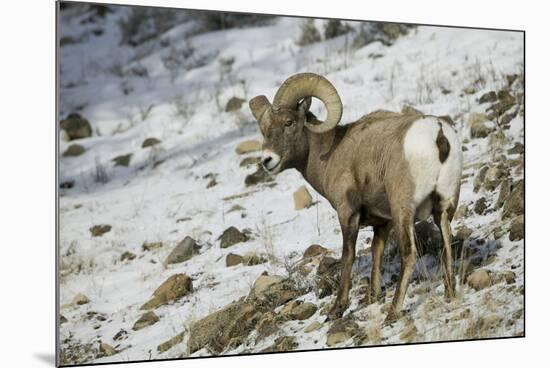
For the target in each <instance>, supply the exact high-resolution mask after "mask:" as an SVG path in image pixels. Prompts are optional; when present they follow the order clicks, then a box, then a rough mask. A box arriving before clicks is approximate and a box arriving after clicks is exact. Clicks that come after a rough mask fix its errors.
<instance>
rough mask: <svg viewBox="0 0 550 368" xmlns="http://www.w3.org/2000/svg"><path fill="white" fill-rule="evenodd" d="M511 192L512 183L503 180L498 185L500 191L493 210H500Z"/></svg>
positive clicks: (508, 180)
mask: <svg viewBox="0 0 550 368" xmlns="http://www.w3.org/2000/svg"><path fill="white" fill-rule="evenodd" d="M511 191H512V182H511V181H510V179H505V180H503V181H502V182H501V183H500V189H499V192H498V197H497V201H496V202H495V208H501V207H502V206H503V205H504V201H505V200H506V198H508V196H509V195H510V192H511Z"/></svg>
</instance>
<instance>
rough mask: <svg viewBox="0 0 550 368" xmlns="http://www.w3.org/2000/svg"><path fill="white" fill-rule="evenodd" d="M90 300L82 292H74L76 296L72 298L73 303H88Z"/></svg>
mask: <svg viewBox="0 0 550 368" xmlns="http://www.w3.org/2000/svg"><path fill="white" fill-rule="evenodd" d="M89 302H90V299H88V297H87V296H86V295H84V294H82V293H79V294H76V296H75V297H74V298H73V301H72V304H73V305H84V304H88V303H89Z"/></svg>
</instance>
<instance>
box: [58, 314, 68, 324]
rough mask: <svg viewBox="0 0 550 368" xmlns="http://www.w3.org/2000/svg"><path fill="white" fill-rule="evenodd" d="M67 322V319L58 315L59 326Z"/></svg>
mask: <svg viewBox="0 0 550 368" xmlns="http://www.w3.org/2000/svg"><path fill="white" fill-rule="evenodd" d="M67 322H69V320H68V319H67V317H65V316H64V315H62V314H60V315H59V324H63V323H67Z"/></svg>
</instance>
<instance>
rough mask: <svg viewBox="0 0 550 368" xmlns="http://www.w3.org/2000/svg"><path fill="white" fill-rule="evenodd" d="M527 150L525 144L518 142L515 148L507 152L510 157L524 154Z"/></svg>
mask: <svg viewBox="0 0 550 368" xmlns="http://www.w3.org/2000/svg"><path fill="white" fill-rule="evenodd" d="M524 150H525V147H524V146H523V144H521V143H519V142H516V143H514V147H512V148H510V149H509V150H508V151H507V152H508V154H509V155H515V154H522V153H523V151H524Z"/></svg>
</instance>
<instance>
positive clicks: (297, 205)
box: [293, 185, 313, 211]
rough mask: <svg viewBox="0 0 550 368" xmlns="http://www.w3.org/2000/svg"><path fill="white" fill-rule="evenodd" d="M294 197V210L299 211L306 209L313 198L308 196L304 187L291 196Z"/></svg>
mask: <svg viewBox="0 0 550 368" xmlns="http://www.w3.org/2000/svg"><path fill="white" fill-rule="evenodd" d="M293 197H294V209H295V210H296V211H299V210H301V209H304V208H308V207H310V206H311V205H312V204H313V198H312V197H311V194H309V192H308V190H307V188H306V187H305V186H303V185H302V186H301V187H300V188H298V190H297V191H295V192H294V194H293Z"/></svg>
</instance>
